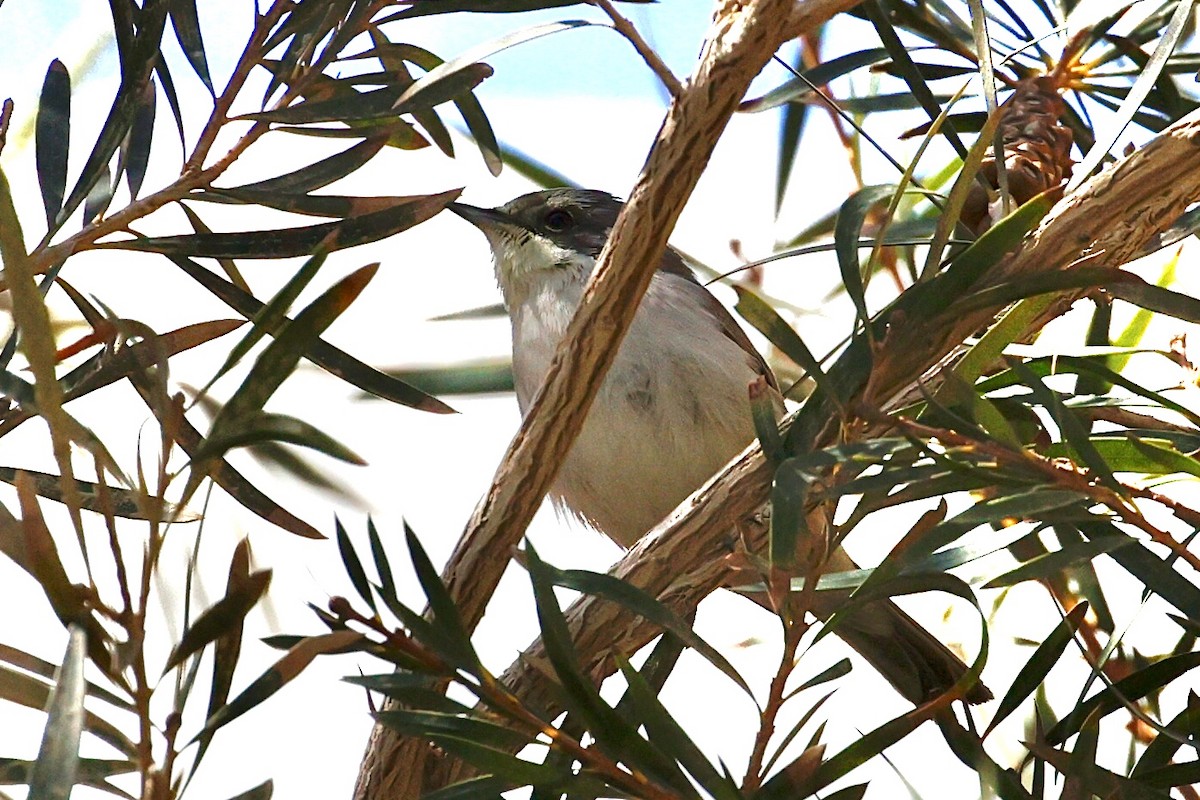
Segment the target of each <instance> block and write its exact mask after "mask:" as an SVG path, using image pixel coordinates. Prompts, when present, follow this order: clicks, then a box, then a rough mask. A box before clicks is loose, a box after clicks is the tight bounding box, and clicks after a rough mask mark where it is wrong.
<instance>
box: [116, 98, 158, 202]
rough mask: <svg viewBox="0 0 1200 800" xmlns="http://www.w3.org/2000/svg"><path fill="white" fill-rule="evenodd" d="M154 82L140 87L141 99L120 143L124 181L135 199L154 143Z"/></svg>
mask: <svg viewBox="0 0 1200 800" xmlns="http://www.w3.org/2000/svg"><path fill="white" fill-rule="evenodd" d="M155 96H156V95H155V93H154V83H153V82H147V83H146V85H145V86H144V87H143V88H142V96H141V100H140V102H139V103H138V106H137V108H136V109H134V112H133V124H132V125H130V126H129V133H128V134H127V135H126V137H125V141H124V142H122V143H121V160H120V162H119V163H120V166H119V167H118V174H120V171H121V169H122V168H123V169H124V172H125V182H126V184H127V185H128V186H129V196H130V197H131V198H134V199H136V198H137V196H138V192H140V191H141V190H142V181H143V180H145V178H146V167H147V166H148V165H149V163H150V148H151V146H152V145H153V143H154V114H155Z"/></svg>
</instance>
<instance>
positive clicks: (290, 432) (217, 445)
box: [196, 411, 367, 466]
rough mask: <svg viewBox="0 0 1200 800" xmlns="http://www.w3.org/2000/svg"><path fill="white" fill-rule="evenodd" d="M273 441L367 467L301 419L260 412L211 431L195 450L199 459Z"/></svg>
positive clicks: (353, 453)
mask: <svg viewBox="0 0 1200 800" xmlns="http://www.w3.org/2000/svg"><path fill="white" fill-rule="evenodd" d="M274 442H283V443H286V444H294V445H299V446H300V447H308V448H310V449H313V450H316V451H317V452H319V453H324V454H325V455H327V456H329V457H331V458H336V459H338V460H339V461H345V462H346V463H348V464H354V465H355V466H364V465H365V464H366V463H367V462H366V461H364V460H363V459H362V457H361V456H359V455H358V454H357V453H355V452H354V451H353V450H351V449H350V448H348V447H346V446H345V445H344V444H342V443H341V442H339V441H337V440H336V439H334V438H333V437H332V436H330V435H329V434H327V433H324V432H323V431H321V430H320V429H318V428H316V427H315V426H313V425H311V424H309V423H307V422H305V421H304V420H302V419H297V418H295V417H289V416H287V415H286V414H268V413H266V412H261V411H260V412H258V413H252V414H249V415H247V416H245V417H240V418H238V419H237V420H236V421H231V422H230V423H229V425H228V427H226V428H224V429H223V430H221V432H220V433H219V434H216V433H210V434H209V436H208V438H207V439H206V440H205V443H204V445H203V446H202V447H201V448H200V450H199V452H197V453H196V458H197V459H199V460H203V459H207V458H211V457H213V456H214V455H220V454H223V453H226V452H228V451H230V450H233V449H235V448H238V447H253V446H259V445H263V444H267V443H274Z"/></svg>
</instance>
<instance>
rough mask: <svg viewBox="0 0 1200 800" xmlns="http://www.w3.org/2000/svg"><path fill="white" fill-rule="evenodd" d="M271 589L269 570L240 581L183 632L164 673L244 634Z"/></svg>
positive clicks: (251, 574)
mask: <svg viewBox="0 0 1200 800" xmlns="http://www.w3.org/2000/svg"><path fill="white" fill-rule="evenodd" d="M270 585H271V570H269V569H264V570H260V571H258V572H252V573H250V575H249V576H247V577H246V578H245V579H244V580H239V581H238V582H237V584H235V585H234V586H233V587H232V588H231V589H230V590H229V593H228V594H226V595H225V596H224V597H222V598H221V599H220V600H218V601H217V602H215V603H213V604H212V605H211V606H209V607H208V609H206V610H205V611H204V613H203V614H201V615H200V616H199V617H197V618H196V620H195V622H193V623H192V624H191V625H189V626H188V628H187V630H185V631H184V632H183V636H181V637H180V638H179V643H178V644H176V645H175V647H174V648H173V649H172V650H171V655H170V656H168V657H167V663H166V665H165V666H164V667H163V673H164V674H165V673H167V672H168V671H170V670H172V669H174V668H175V667H177V666H179V665H180V664H181V663H183V660H184V659H186V658H187V657H188V656H190V655H192V654H193V653H197V652H199V651H200V650H201V649H202V648H204V647H206V646H208V645H209V644H212V643H213V642H214V641H216V640H217V639H218V638H220V637H222V636H225V635H227V634H230V633H235V632H236V631H238V630H240V629H241V627H242V624H243V620H244V619H245V617H246V615H247V614H249V613H250V609H252V608H254V606H256V605H257V604H258V601H259V600H260V599H261V598H262V596H263V595H264V594H266V592H267V587H268V586H270Z"/></svg>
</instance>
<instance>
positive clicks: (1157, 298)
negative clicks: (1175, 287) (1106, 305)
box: [1108, 280, 1200, 322]
mask: <svg viewBox="0 0 1200 800" xmlns="http://www.w3.org/2000/svg"><path fill="white" fill-rule="evenodd" d="M1108 289H1109V293H1110V294H1112V296H1113V297H1116V298H1117V299H1119V300H1124V301H1125V302H1127V303H1132V304H1133V305H1135V306H1138V307H1140V308H1144V309H1146V310H1147V311H1154V312H1157V313H1159V314H1166V315H1167V316H1171V317H1175V318H1176V319H1182V320H1184V321H1186V322H1200V300H1197V299H1196V298H1194V297H1190V296H1188V295H1186V294H1180V293H1179V292H1174V291H1171V290H1170V289H1164V288H1163V287H1161V286H1155V285H1154V284H1152V283H1148V282H1146V281H1143V280H1136V281H1129V282H1122V283H1119V284H1114V285H1113V286H1110V287H1108Z"/></svg>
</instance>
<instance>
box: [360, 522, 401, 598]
mask: <svg viewBox="0 0 1200 800" xmlns="http://www.w3.org/2000/svg"><path fill="white" fill-rule="evenodd" d="M367 538H368V540H370V542H371V560H372V561H374V563H375V572H376V574H378V575H379V593H380V595H381V596H382V597H383V598H384V599H385V600H390V601H391V602H397V597H396V581H395V580H394V579H393V578H392V566H391V564H390V563H389V562H388V557H387V552H386V551H385V550H384V547H383V540H381V539H380V538H379V531H377V530H376V529H375V521H374V520H373V519H371V518H370V517H367Z"/></svg>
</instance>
